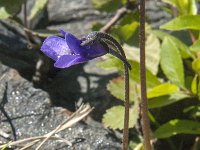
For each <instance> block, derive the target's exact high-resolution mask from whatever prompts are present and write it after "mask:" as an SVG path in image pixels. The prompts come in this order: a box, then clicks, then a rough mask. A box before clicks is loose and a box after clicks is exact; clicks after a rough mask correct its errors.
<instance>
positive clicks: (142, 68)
mask: <svg viewBox="0 0 200 150" xmlns="http://www.w3.org/2000/svg"><path fill="white" fill-rule="evenodd" d="M139 38H140V82H141V116H142V118H141V124H142V131H143V135H144V149H145V150H151V143H150V134H149V133H150V125H149V118H148V104H147V92H146V67H145V0H140V35H139Z"/></svg>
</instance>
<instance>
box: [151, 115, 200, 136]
mask: <svg viewBox="0 0 200 150" xmlns="http://www.w3.org/2000/svg"><path fill="white" fill-rule="evenodd" d="M177 134H200V123H199V122H195V121H191V120H178V119H175V120H171V121H169V122H167V123H165V124H163V125H161V126H160V127H159V128H158V129H157V130H156V131H155V132H154V135H155V136H156V137H157V138H160V139H161V138H168V137H171V136H174V135H177Z"/></svg>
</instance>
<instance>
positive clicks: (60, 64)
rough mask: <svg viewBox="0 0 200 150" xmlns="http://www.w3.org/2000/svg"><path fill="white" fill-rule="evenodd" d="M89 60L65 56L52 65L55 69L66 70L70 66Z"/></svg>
mask: <svg viewBox="0 0 200 150" xmlns="http://www.w3.org/2000/svg"><path fill="white" fill-rule="evenodd" d="M89 60H90V59H88V58H84V57H81V56H76V55H65V56H62V57H60V58H59V59H58V60H57V61H56V63H55V64H54V66H55V67H57V68H68V67H70V66H73V65H76V64H80V63H84V62H87V61H89Z"/></svg>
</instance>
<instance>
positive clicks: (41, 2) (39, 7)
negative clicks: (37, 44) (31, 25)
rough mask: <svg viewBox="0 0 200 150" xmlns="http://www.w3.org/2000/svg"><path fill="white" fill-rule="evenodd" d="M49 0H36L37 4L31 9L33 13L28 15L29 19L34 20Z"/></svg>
mask: <svg viewBox="0 0 200 150" xmlns="http://www.w3.org/2000/svg"><path fill="white" fill-rule="evenodd" d="M47 3H48V0H37V1H35V4H34V6H33V8H32V9H31V13H30V15H29V16H28V19H29V20H32V19H33V18H35V17H37V16H38V14H39V13H40V12H42V10H43V9H44V8H45V6H46V5H47Z"/></svg>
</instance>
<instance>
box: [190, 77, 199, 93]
mask: <svg viewBox="0 0 200 150" xmlns="http://www.w3.org/2000/svg"><path fill="white" fill-rule="evenodd" d="M197 79H198V76H197V75H195V77H194V78H193V80H192V84H191V91H192V93H193V94H197V90H198V87H197V84H198V83H197Z"/></svg>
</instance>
